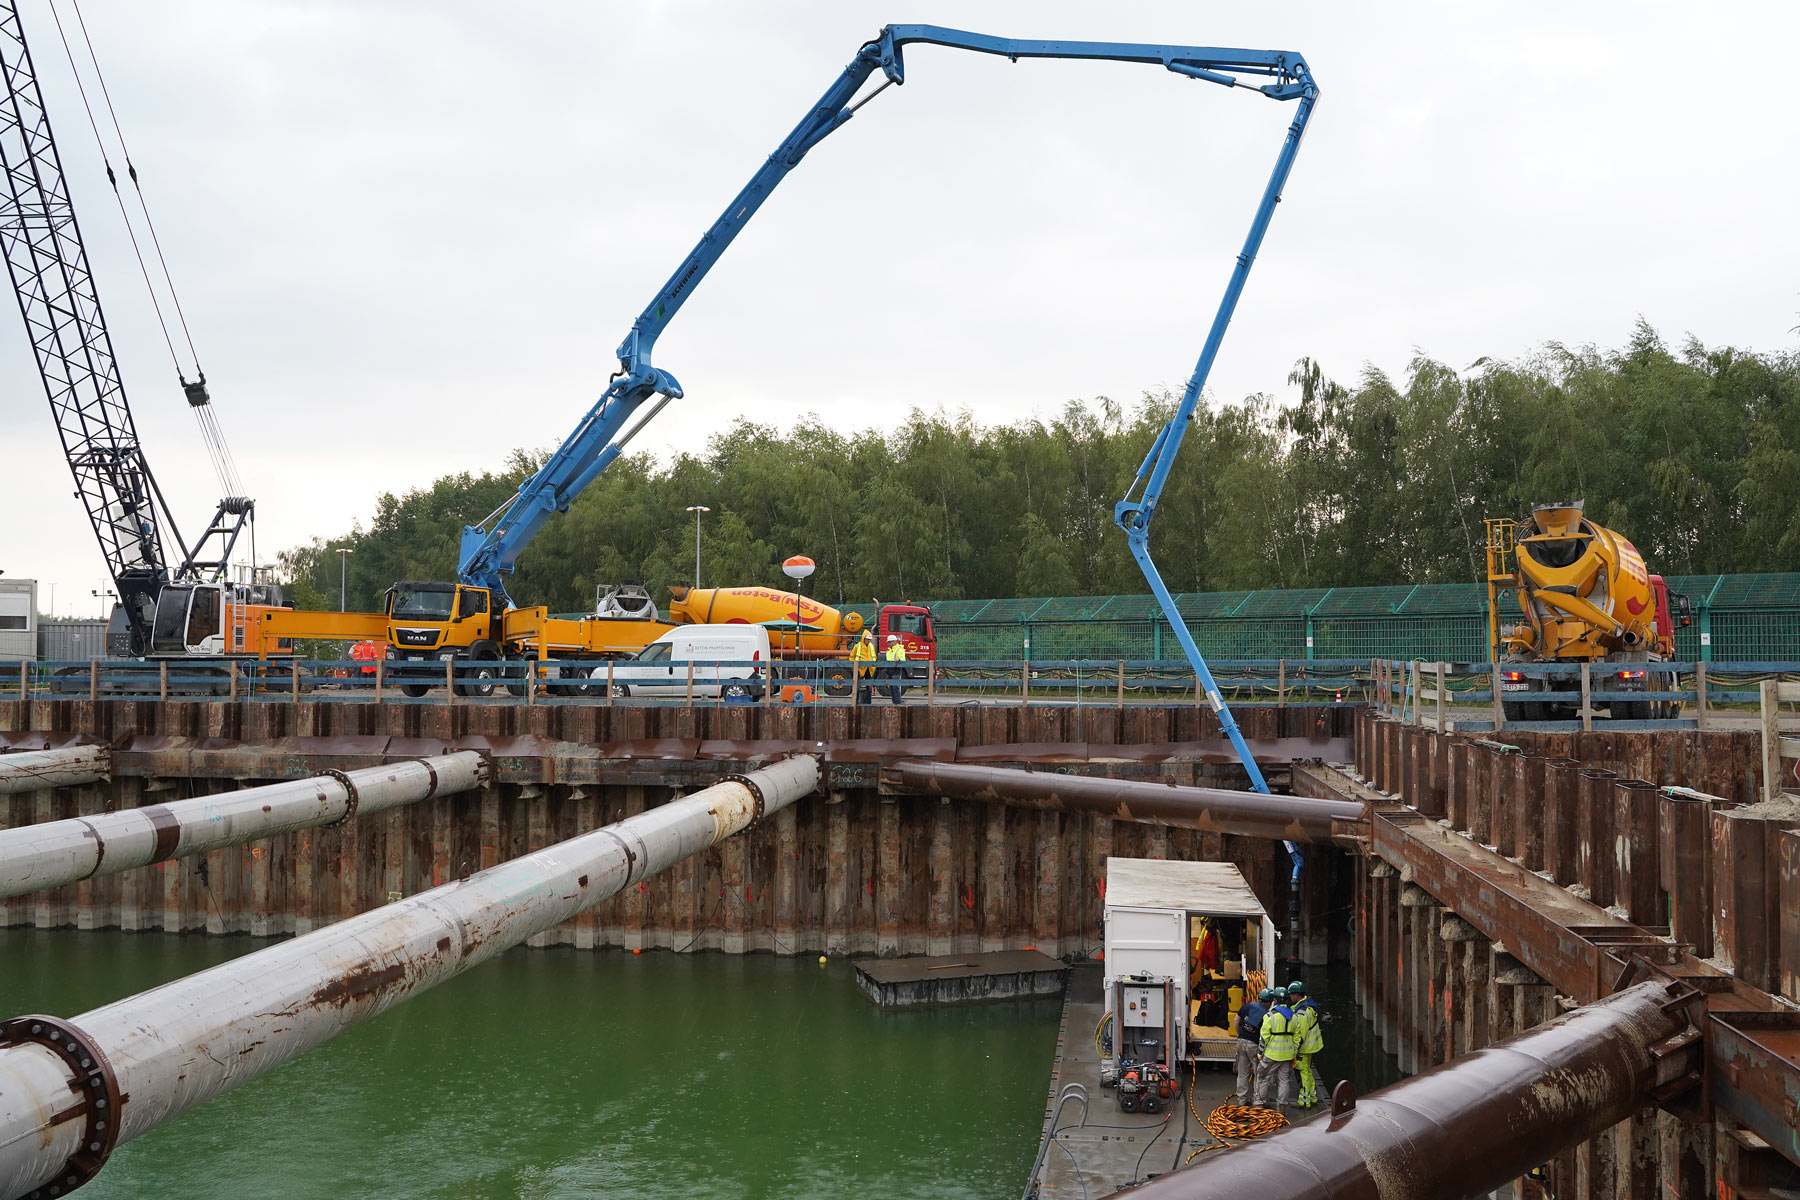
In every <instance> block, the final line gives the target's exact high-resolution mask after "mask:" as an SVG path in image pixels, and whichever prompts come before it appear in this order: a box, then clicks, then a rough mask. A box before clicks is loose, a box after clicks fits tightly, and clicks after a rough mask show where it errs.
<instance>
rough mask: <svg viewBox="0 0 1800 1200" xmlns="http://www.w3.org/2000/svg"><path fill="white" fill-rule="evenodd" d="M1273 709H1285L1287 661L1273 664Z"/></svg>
mask: <svg viewBox="0 0 1800 1200" xmlns="http://www.w3.org/2000/svg"><path fill="white" fill-rule="evenodd" d="M1275 707H1276V708H1286V707H1287V659H1285V658H1284V659H1282V660H1281V661H1280V662H1278V663H1277V664H1275Z"/></svg>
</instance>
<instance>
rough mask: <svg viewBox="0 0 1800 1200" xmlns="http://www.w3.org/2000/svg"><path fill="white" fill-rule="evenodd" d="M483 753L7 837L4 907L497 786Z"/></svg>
mask: <svg viewBox="0 0 1800 1200" xmlns="http://www.w3.org/2000/svg"><path fill="white" fill-rule="evenodd" d="M487 772H488V769H487V765H486V763H485V762H484V761H483V760H482V757H481V755H479V754H477V753H476V752H475V751H473V750H460V751H458V752H456V753H455V754H440V755H437V756H436V757H433V758H421V759H411V760H408V761H406V762H399V763H389V764H388V765H387V766H384V767H368V768H366V769H364V770H360V771H351V772H349V773H348V774H337V773H333V774H330V775H315V776H312V777H311V778H309V779H296V780H294V781H292V782H291V783H272V784H269V785H268V786H266V787H254V788H245V789H244V790H242V791H237V792H220V793H218V794H217V795H213V796H199V797H196V798H194V799H192V800H176V801H174V802H172V803H169V804H147V805H145V806H144V807H143V808H128V809H121V810H120V811H118V812H110V813H95V814H94V815H92V816H87V817H73V818H70V819H69V820H66V821H44V822H42V823H40V824H37V825H21V826H19V827H18V828H16V829H4V830H0V900H3V899H5V898H6V897H8V896H22V895H24V894H25V893H26V892H35V891H39V890H41V889H43V888H51V887H60V886H61V885H63V884H65V883H74V882H76V881H77V880H81V879H90V878H92V877H93V876H95V875H110V874H112V873H113V872H114V871H125V870H129V869H130V868H132V867H142V866H148V865H149V864H150V863H157V862H164V861H166V860H168V859H171V858H182V857H184V856H186V855H189V854H201V853H204V852H205V851H207V850H217V849H219V848H220V847H221V846H237V845H242V844H243V843H245V842H253V841H255V840H256V839H257V838H265V837H274V836H275V835H276V834H278V833H290V832H292V831H293V830H296V829H310V828H314V827H317V826H320V825H331V824H334V823H335V822H338V821H341V820H343V819H344V818H345V817H346V816H348V815H350V814H351V813H353V812H354V813H359V814H364V815H366V814H369V813H376V812H381V811H382V810H384V809H389V808H394V807H397V806H399V805H402V804H413V803H416V802H417V801H420V800H429V799H430V798H431V797H433V796H442V795H447V794H450V793H454V792H467V791H472V790H474V789H475V788H478V787H480V786H481V785H482V784H483V783H485V782H487V777H488V774H487Z"/></svg>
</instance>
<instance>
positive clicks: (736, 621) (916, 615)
mask: <svg viewBox="0 0 1800 1200" xmlns="http://www.w3.org/2000/svg"><path fill="white" fill-rule="evenodd" d="M669 594H670V596H671V597H673V599H672V600H671V601H670V603H669V620H671V621H673V622H675V623H676V624H678V625H684V624H694V625H762V626H764V627H766V628H767V629H768V631H769V649H770V652H771V653H772V654H773V655H774V656H775V657H776V658H778V659H783V660H790V661H791V660H796V659H823V660H827V662H828V663H829V664H830V665H827V666H825V667H824V668H823V671H824V677H823V679H822V680H821V681H820V682H821V683H822V685H823V686H824V688H825V690H826V691H827V692H829V693H832V694H848V693H849V690H850V675H849V668H848V667H846V666H843V665H842V664H843V662H844V661H845V660H847V659H848V658H849V657H850V650H851V647H852V646H853V645H854V644H855V642H856V639H857V638H859V637H861V636H862V633H863V630H864V628H865V625H867V627H868V628H870V629H871V630H872V631H873V632H874V634H875V642H876V645H877V647H878V648H879V649H878V652H877V657H878V658H879V657H880V651H883V650H885V649H886V648H887V646H888V644H889V643H888V639H889V638H898V639H899V640H900V644H901V645H902V646H904V647H905V648H906V662H907V668H906V669H907V672H908V674H909V675H912V676H915V677H917V678H924V675H925V664H926V663H927V662H928V661H930V660H932V659H934V658H936V657H937V634H936V631H935V630H934V629H933V628H932V619H931V610H930V609H929V608H926V607H925V606H924V605H922V604H883V605H881V606H880V607H879V608H877V609H876V610H875V615H874V618H873V620H872V621H869V622H865V621H864V619H863V615H862V614H861V613H859V612H842V611H840V610H838V609H835V608H833V607H831V605H829V604H822V603H820V602H819V601H817V600H814V599H813V598H812V597H810V596H802V595H800V594H799V593H798V592H787V591H782V590H781V589H779V588H765V587H735V588H696V587H688V586H686V585H684V584H674V585H672V586H671V587H670V588H669Z"/></svg>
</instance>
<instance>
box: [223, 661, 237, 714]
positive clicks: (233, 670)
mask: <svg viewBox="0 0 1800 1200" xmlns="http://www.w3.org/2000/svg"><path fill="white" fill-rule="evenodd" d="M225 666H226V670H227V671H229V672H230V675H231V685H230V686H231V693H230V699H231V702H232V703H233V704H236V703H237V685H238V669H237V659H235V658H234V659H232V660H231V661H230V662H229V663H226V664H225Z"/></svg>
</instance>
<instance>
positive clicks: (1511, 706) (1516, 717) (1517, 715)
mask: <svg viewBox="0 0 1800 1200" xmlns="http://www.w3.org/2000/svg"><path fill="white" fill-rule="evenodd" d="M1536 708H1537V705H1535V704H1527V703H1526V702H1525V701H1523V700H1502V701H1501V702H1500V712H1501V714H1502V715H1503V716H1505V718H1506V719H1507V720H1508V721H1535V720H1537V717H1536V716H1535V715H1533V711H1532V710H1534V709H1536Z"/></svg>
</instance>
